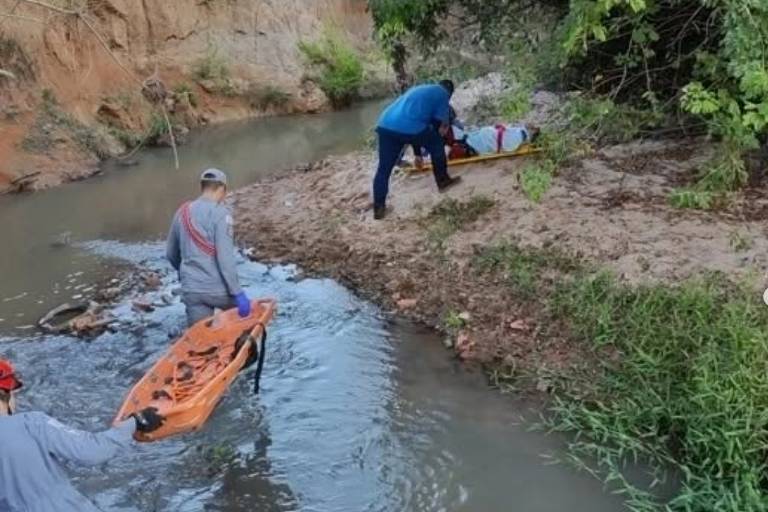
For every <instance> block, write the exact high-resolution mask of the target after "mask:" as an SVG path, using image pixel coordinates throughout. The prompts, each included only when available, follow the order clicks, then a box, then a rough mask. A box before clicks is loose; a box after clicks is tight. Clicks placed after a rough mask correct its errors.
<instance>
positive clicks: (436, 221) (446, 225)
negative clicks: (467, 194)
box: [426, 195, 496, 251]
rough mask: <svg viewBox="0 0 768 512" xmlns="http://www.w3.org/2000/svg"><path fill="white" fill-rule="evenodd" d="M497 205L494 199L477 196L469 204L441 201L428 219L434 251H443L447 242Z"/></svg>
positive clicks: (447, 200) (429, 238)
mask: <svg viewBox="0 0 768 512" xmlns="http://www.w3.org/2000/svg"><path fill="white" fill-rule="evenodd" d="M495 204H496V203H495V202H494V201H493V199H491V198H489V197H486V196H483V195H477V196H472V197H471V198H470V199H469V200H468V201H467V202H460V201H457V200H455V199H444V200H442V201H440V202H439V203H438V204H437V205H435V207H434V208H432V211H431V212H430V213H429V215H428V216H427V219H426V224H427V238H428V240H429V242H430V244H431V245H432V246H433V248H434V249H436V250H438V251H443V250H444V249H445V242H446V241H447V240H448V238H450V237H451V236H452V235H453V234H454V233H456V232H458V231H460V230H461V229H462V228H464V226H465V225H467V224H469V223H471V222H474V221H476V220H477V219H479V218H480V216H482V215H483V214H485V213H486V212H487V211H489V210H490V209H491V208H493V206H494V205H495Z"/></svg>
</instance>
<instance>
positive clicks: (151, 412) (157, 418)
mask: <svg viewBox="0 0 768 512" xmlns="http://www.w3.org/2000/svg"><path fill="white" fill-rule="evenodd" d="M132 416H133V419H134V420H136V431H137V432H143V433H145V434H148V433H150V432H154V431H155V430H157V429H159V428H160V427H162V426H163V423H165V417H164V416H161V415H160V414H158V413H157V407H147V408H146V409H142V410H140V411H139V412H137V413H134V414H133V415H132Z"/></svg>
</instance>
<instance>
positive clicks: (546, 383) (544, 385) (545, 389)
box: [536, 377, 552, 393]
mask: <svg viewBox="0 0 768 512" xmlns="http://www.w3.org/2000/svg"><path fill="white" fill-rule="evenodd" d="M551 389H552V382H551V381H550V380H549V379H545V378H543V377H540V378H539V380H538V381H537V382H536V391H539V392H540V393H549V392H550V390H551Z"/></svg>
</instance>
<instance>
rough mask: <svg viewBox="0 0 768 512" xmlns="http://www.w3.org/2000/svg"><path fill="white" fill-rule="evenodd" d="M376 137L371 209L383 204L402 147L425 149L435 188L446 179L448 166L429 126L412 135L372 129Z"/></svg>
mask: <svg viewBox="0 0 768 512" xmlns="http://www.w3.org/2000/svg"><path fill="white" fill-rule="evenodd" d="M376 133H377V134H378V136H379V167H378V169H377V170H376V176H375V177H374V178H373V205H374V207H383V206H384V205H385V204H386V203H387V194H388V193H389V178H390V176H392V169H393V168H394V167H395V164H396V163H397V161H398V159H399V158H400V152H401V151H402V149H403V146H406V145H408V144H410V145H412V146H414V147H424V148H426V149H427V151H428V152H429V156H430V158H431V159H432V172H433V174H434V175H435V181H436V182H437V183H438V184H440V183H443V182H445V181H446V180H447V179H448V163H447V162H446V159H445V147H444V145H443V138H442V137H441V136H440V134H439V133H438V131H437V129H435V128H434V127H432V126H430V127H429V128H427V129H426V130H424V131H423V132H421V133H417V134H415V135H408V134H405V133H398V132H393V131H392V130H387V129H386V128H376Z"/></svg>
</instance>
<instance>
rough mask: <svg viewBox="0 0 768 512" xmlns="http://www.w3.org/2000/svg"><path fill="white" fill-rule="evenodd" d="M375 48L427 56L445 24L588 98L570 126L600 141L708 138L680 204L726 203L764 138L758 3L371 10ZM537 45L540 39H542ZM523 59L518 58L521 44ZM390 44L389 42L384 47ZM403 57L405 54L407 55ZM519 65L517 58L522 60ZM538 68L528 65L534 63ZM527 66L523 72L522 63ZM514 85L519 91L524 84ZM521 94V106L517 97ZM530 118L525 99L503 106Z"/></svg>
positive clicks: (448, 5) (388, 0) (649, 1)
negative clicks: (534, 19) (536, 24)
mask: <svg viewBox="0 0 768 512" xmlns="http://www.w3.org/2000/svg"><path fill="white" fill-rule="evenodd" d="M369 4H370V7H371V9H372V12H373V15H374V22H375V25H376V27H377V32H378V33H379V34H380V39H381V40H382V41H385V42H389V43H387V44H391V42H392V41H396V42H398V43H402V44H405V43H404V42H406V41H408V38H409V37H410V38H412V39H415V40H416V41H418V43H420V48H421V50H422V51H426V52H429V51H430V50H431V49H433V48H439V47H440V44H439V43H440V42H442V41H446V40H447V33H446V29H447V27H449V26H454V25H453V24H447V23H439V22H438V21H439V20H442V19H445V18H447V17H449V16H450V18H451V19H453V20H458V23H459V25H460V26H471V27H473V28H474V29H475V30H476V31H477V39H478V40H479V41H480V42H481V43H484V44H486V45H495V46H496V47H499V46H501V47H502V50H503V51H505V52H514V53H513V54H514V56H515V59H514V63H515V67H516V68H517V69H529V70H533V71H534V77H533V78H534V81H535V82H541V81H546V82H548V83H552V82H557V83H559V84H561V85H564V86H566V87H567V88H568V89H573V88H574V87H575V88H580V89H582V90H583V91H584V92H585V95H584V96H583V98H584V100H583V101H578V102H575V107H574V108H575V111H574V112H572V114H573V121H574V122H575V123H581V125H582V126H584V127H590V128H591V129H592V130H593V131H594V132H595V133H596V135H597V137H598V138H600V137H602V136H605V135H607V136H608V138H609V140H628V139H631V138H634V137H637V136H639V135H646V134H652V133H654V132H655V131H656V130H658V129H659V128H660V127H662V126H663V127H665V129H669V127H672V126H675V125H679V124H682V125H683V126H686V127H687V129H688V130H691V129H693V130H694V131H695V130H699V132H701V130H702V129H705V130H706V132H707V133H708V134H709V135H710V136H711V137H712V138H713V139H714V140H716V141H718V143H719V144H720V147H719V149H718V151H717V153H718V154H719V155H720V156H719V157H718V158H717V160H715V161H713V162H712V163H711V164H710V165H709V166H708V167H707V169H706V171H705V172H704V173H703V174H702V176H701V178H700V182H699V183H696V184H695V185H694V186H693V190H691V191H686V190H683V191H680V193H676V194H675V195H674V196H673V197H671V198H670V201H671V202H672V203H673V204H678V203H680V204H685V205H688V206H693V207H697V206H696V205H707V204H712V202H713V201H708V200H707V198H710V199H714V203H717V204H720V203H722V202H723V200H724V198H726V197H727V193H728V192H731V191H733V190H735V189H738V188H739V187H740V186H742V185H743V184H744V183H745V181H746V180H745V176H746V169H745V165H744V160H743V157H744V155H745V152H748V151H751V150H754V149H756V148H757V147H758V146H759V145H760V143H761V142H763V141H765V140H766V129H768V67H767V66H766V64H765V63H766V62H768V2H764V1H760V0H747V1H744V0H570V1H565V0H562V1H557V0H551V1H543V2H537V3H536V6H532V5H531V3H530V2H527V1H524V0H511V1H510V0H483V1H480V0H429V1H421V0H370V1H369ZM537 10H538V11H541V10H546V11H547V12H549V13H550V15H551V16H552V17H553V19H554V20H556V21H555V22H554V23H553V24H552V26H555V27H556V28H555V29H554V30H551V31H550V37H548V38H547V37H544V38H541V35H540V34H539V35H536V37H533V36H532V34H531V33H530V30H529V29H528V28H526V26H525V23H524V21H521V20H527V19H529V18H530V17H531V16H533V15H534V14H535V13H536V12H537ZM537 38H538V39H537ZM521 41H522V42H523V43H522V46H525V47H527V48H528V50H525V48H524V49H523V50H525V51H520V46H521ZM385 46H386V44H385ZM404 52H405V53H407V52H408V49H407V48H406V49H405V50H404ZM520 56H522V57H523V58H522V59H519V58H518V57H520ZM531 57H534V58H533V63H530V62H528V61H530V60H531ZM521 60H522V65H521ZM523 78H524V79H523V80H518V81H519V82H521V83H523V84H524V85H525V84H527V83H528V80H527V79H525V77H523ZM517 94H519V96H516V95H517ZM505 110H506V112H507V113H508V114H509V115H513V114H516V113H519V112H521V111H522V110H524V93H515V94H513V95H512V96H511V97H510V98H508V99H507V101H506V108H505Z"/></svg>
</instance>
